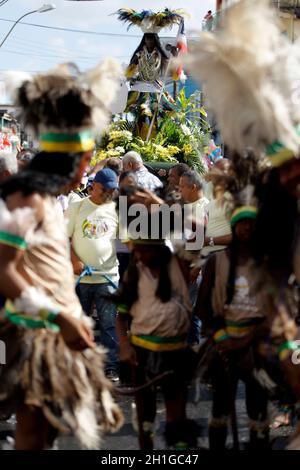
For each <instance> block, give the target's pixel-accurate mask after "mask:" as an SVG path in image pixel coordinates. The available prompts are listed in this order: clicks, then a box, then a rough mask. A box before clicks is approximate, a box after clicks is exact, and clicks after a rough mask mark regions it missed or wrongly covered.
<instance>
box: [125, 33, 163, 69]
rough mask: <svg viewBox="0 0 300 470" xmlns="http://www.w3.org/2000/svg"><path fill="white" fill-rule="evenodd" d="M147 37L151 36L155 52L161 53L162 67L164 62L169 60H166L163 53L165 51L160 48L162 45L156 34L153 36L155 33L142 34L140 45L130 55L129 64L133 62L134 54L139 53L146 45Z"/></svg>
mask: <svg viewBox="0 0 300 470" xmlns="http://www.w3.org/2000/svg"><path fill="white" fill-rule="evenodd" d="M147 35H148V36H149V35H151V36H153V38H154V42H155V46H154V47H156V48H157V50H158V51H159V52H160V53H161V56H162V66H163V67H164V65H165V62H166V61H167V60H168V59H169V58H168V56H167V54H166V53H165V51H164V50H163V48H162V45H161V43H160V39H159V36H158V34H155V33H145V34H144V36H143V37H142V40H141V42H140V44H139V45H138V47H137V48H136V50H135V51H134V53H133V54H132V57H131V59H130V64H131V63H132V62H133V60H134V58H135V56H136V54H138V52H140V51H141V50H142V49H143V47H144V46H145V44H146V36H147Z"/></svg>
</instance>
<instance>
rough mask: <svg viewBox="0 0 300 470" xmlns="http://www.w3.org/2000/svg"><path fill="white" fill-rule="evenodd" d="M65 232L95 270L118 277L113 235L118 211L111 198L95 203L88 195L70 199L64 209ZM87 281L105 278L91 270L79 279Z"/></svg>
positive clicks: (114, 235) (116, 224) (99, 281)
mask: <svg viewBox="0 0 300 470" xmlns="http://www.w3.org/2000/svg"><path fill="white" fill-rule="evenodd" d="M65 216H66V218H67V227H68V236H69V238H71V239H72V244H73V248H74V250H75V253H76V254H77V256H78V257H79V258H80V260H81V261H82V262H83V263H84V264H85V265H86V266H90V267H92V268H94V269H95V270H97V271H102V272H104V273H105V274H107V275H108V276H109V277H110V278H111V279H112V280H113V281H117V280H118V278H119V274H118V260H117V255H116V242H115V241H116V235H117V229H118V215H117V211H116V205H115V203H114V202H108V203H105V204H101V205H98V204H95V203H93V202H92V201H91V200H90V198H89V197H87V198H84V199H81V200H80V201H76V202H73V203H71V204H70V205H69V207H68V209H67V210H66V212H65ZM81 282H82V283H86V284H99V283H103V282H107V280H106V279H105V278H103V277H102V276H100V275H97V274H94V275H92V276H85V277H83V278H82V280H81Z"/></svg>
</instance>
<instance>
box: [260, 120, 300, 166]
mask: <svg viewBox="0 0 300 470" xmlns="http://www.w3.org/2000/svg"><path fill="white" fill-rule="evenodd" d="M295 130H296V132H297V134H298V136H299V137H300V124H298V126H296V128H295ZM266 155H267V158H268V159H269V161H270V162H271V163H272V166H274V167H279V166H281V165H283V164H284V163H286V162H288V161H289V160H292V159H293V158H294V157H295V153H294V152H293V151H292V150H290V149H288V148H286V147H285V146H284V145H283V144H282V143H281V142H279V141H275V142H273V143H272V144H270V145H268V147H267V149H266Z"/></svg>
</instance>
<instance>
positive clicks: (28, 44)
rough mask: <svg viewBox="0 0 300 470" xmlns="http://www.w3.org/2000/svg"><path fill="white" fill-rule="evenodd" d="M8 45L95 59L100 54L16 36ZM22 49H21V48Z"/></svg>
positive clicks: (100, 53) (34, 50)
mask: <svg viewBox="0 0 300 470" xmlns="http://www.w3.org/2000/svg"><path fill="white" fill-rule="evenodd" d="M9 45H10V46H11V47H13V48H14V47H16V48H18V49H19V48H25V49H26V50H28V51H29V50H31V51H33V52H43V53H50V54H57V53H59V54H62V55H67V54H69V55H70V56H72V55H74V54H76V53H77V54H83V56H84V57H85V58H86V59H95V58H96V57H99V55H102V51H99V53H97V51H95V53H94V54H86V49H82V48H78V49H77V47H76V50H75V49H73V50H72V49H68V48H67V47H65V46H49V45H44V44H42V43H40V42H39V43H37V42H34V41H30V40H27V39H26V40H24V39H19V38H18V37H16V36H14V37H13V40H12V41H10V42H9ZM21 50H22V49H21Z"/></svg>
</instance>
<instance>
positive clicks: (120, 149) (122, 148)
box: [115, 146, 125, 153]
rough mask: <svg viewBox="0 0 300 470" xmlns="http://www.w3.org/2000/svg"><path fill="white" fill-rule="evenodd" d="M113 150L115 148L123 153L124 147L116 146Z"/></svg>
mask: <svg viewBox="0 0 300 470" xmlns="http://www.w3.org/2000/svg"><path fill="white" fill-rule="evenodd" d="M115 150H117V152H120V153H125V149H124V147H120V146H118V147H116V148H115Z"/></svg>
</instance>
